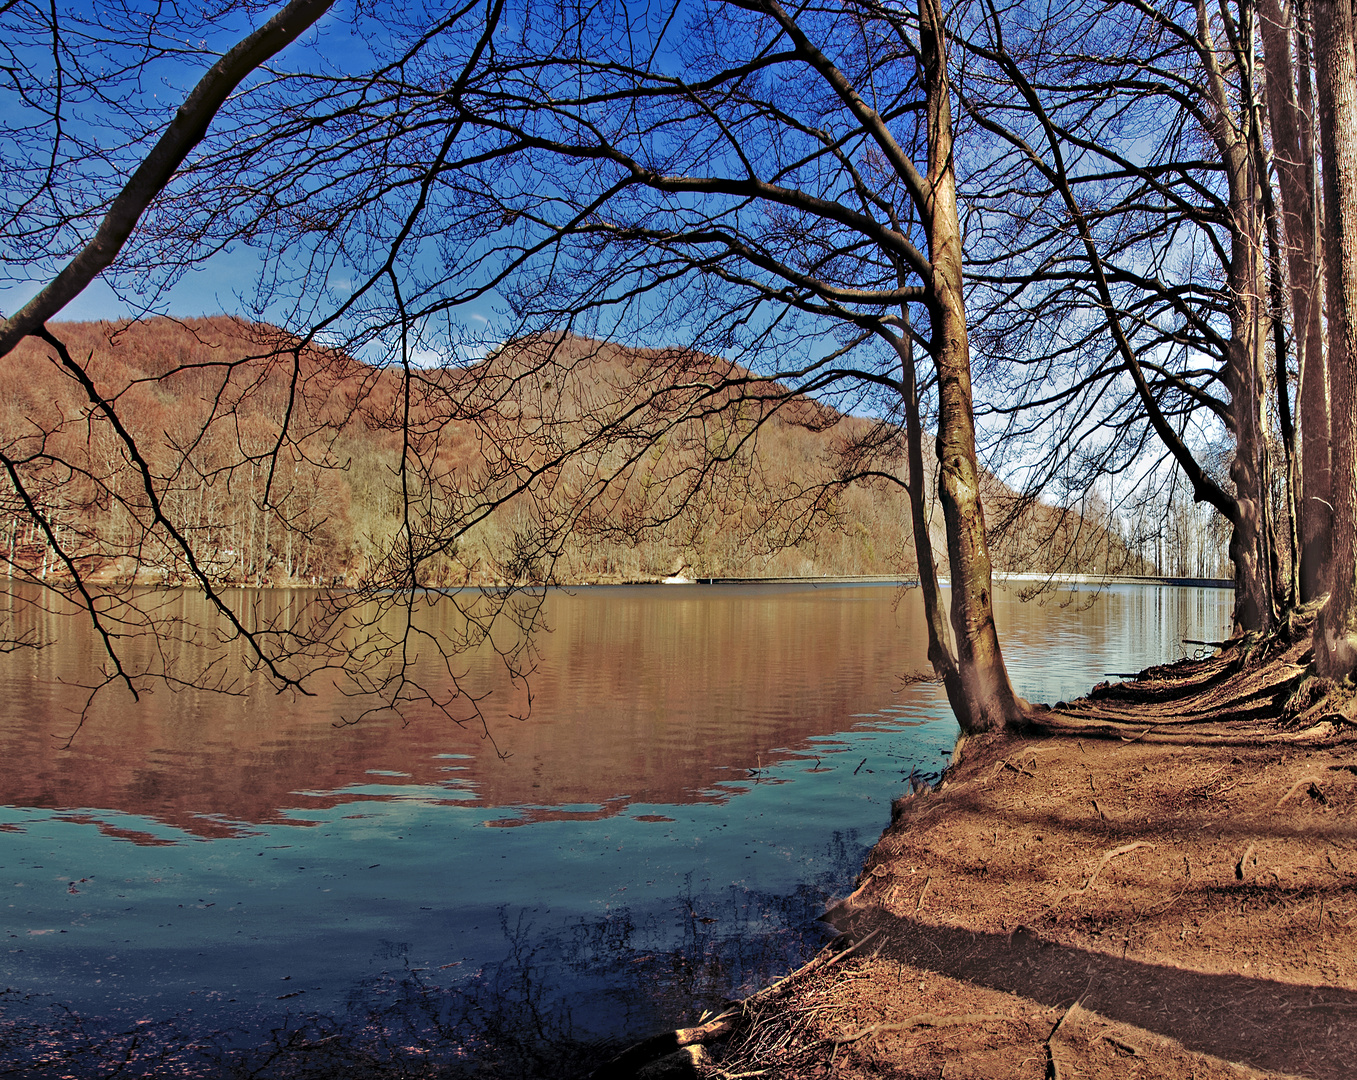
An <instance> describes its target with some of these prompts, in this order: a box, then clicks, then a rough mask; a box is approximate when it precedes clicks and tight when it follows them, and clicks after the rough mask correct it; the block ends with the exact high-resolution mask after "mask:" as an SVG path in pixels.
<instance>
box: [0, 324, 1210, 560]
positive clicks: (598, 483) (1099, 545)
mask: <svg viewBox="0 0 1357 1080" xmlns="http://www.w3.org/2000/svg"><path fill="white" fill-rule="evenodd" d="M58 330H59V337H60V338H61V339H62V340H63V341H64V342H65V343H66V345H67V348H68V349H69V351H70V353H71V354H72V355H75V356H78V357H79V358H80V360H81V361H82V362H83V361H85V359H86V358H87V357H88V358H89V361H88V364H87V365H86V370H87V371H88V372H89V373H90V375H91V378H92V380H93V382H92V384H85V383H84V382H82V381H81V380H79V379H77V378H75V377H73V376H72V375H71V374H70V372H69V370H68V368H67V367H65V366H63V364H62V363H61V360H60V358H59V357H57V356H56V355H55V354H54V353H53V352H52V351H51V350H50V349H49V348H48V347H47V346H45V345H44V344H43V343H41V342H39V341H36V340H34V339H28V340H26V341H25V342H24V343H23V344H22V345H21V346H20V351H21V353H22V354H23V362H24V369H25V371H26V372H27V377H26V378H25V379H24V381H23V382H21V383H15V382H10V383H7V384H6V385H4V386H0V424H3V425H4V429H5V430H6V432H7V439H6V441H7V442H8V443H9V445H11V446H14V447H16V448H18V451H19V453H18V455H17V458H16V460H17V468H18V469H19V470H20V472H21V474H22V476H23V478H24V483H23V489H22V492H21V491H20V490H19V489H18V488H16V487H15V485H14V484H12V483H0V513H2V514H3V517H2V518H0V522H3V532H0V553H3V556H4V557H5V558H6V559H7V561H8V566H9V572H10V574H11V575H13V574H15V573H16V572H17V573H20V574H24V575H28V574H32V575H34V576H37V577H41V578H46V577H49V576H52V575H58V576H70V575H71V573H72V570H73V569H75V570H79V571H80V572H81V575H82V577H84V578H85V579H86V580H100V579H102V580H107V581H132V580H141V581H153V582H162V581H163V582H170V583H173V582H178V581H184V580H187V579H188V578H190V577H191V576H192V575H191V573H190V570H191V568H190V567H189V566H188V564H187V559H186V556H185V555H184V553H183V547H182V546H181V545H179V544H176V543H172V542H169V541H170V540H171V539H172V538H171V536H170V533H169V530H177V531H179V532H180V533H181V534H182V535H183V536H184V537H185V538H186V539H187V540H188V541H189V545H188V546H189V549H190V550H192V551H193V552H194V558H195V559H196V560H197V562H198V564H199V569H200V570H202V571H204V572H205V573H206V574H207V575H208V576H210V577H211V578H212V579H214V580H217V581H220V582H222V583H239V584H256V585H263V584H279V585H285V584H311V583H315V584H373V583H378V584H379V583H380V582H381V581H382V580H383V578H384V577H387V576H391V577H393V578H394V577H395V576H397V574H396V570H397V569H398V568H400V567H408V566H410V565H411V564H414V565H417V566H418V571H417V576H418V579H419V581H420V583H421V584H425V585H429V586H442V585H460V584H492V583H497V582H509V583H513V582H545V581H555V582H562V583H583V582H618V581H634V580H646V579H654V578H656V577H662V576H665V575H670V574H675V573H680V572H681V573H684V574H688V575H691V576H696V577H707V576H717V577H726V576H748V577H760V576H768V577H774V576H812V575H878V574H881V575H888V574H903V575H908V574H910V573H912V572H914V570H915V568H916V567H915V555H914V547H913V539H912V531H911V526H910V510H909V503H908V498H907V495H906V493H905V491H904V489H903V488H902V487H901V486H900V485H899V484H897V483H895V482H893V481H892V479H891V478H890V475H889V472H888V471H887V470H882V469H881V468H880V467H879V466H880V462H881V461H883V460H884V461H886V462H887V463H888V464H889V463H890V462H891V461H892V457H891V450H890V447H889V446H888V445H886V443H887V442H888V441H889V432H888V433H887V435H886V437H885V440H884V441H883V437H882V436H881V434H880V430H879V429H880V425H875V424H873V422H872V421H870V420H867V419H863V418H860V417H853V416H846V415H843V414H841V413H838V412H836V411H834V410H832V409H829V408H827V407H826V406H823V405H821V404H819V403H816V402H813V401H809V400H807V399H805V398H798V397H796V396H794V395H790V394H786V393H781V392H780V388H779V387H777V385H776V384H767V383H760V382H759V381H758V380H757V379H756V378H754V377H752V376H749V377H748V379H747V380H744V381H745V382H747V384H748V385H747V388H746V389H745V390H732V389H730V387H731V386H732V384H734V385H737V386H738V385H740V383H741V380H740V379H739V378H737V379H734V380H732V378H731V369H730V368H729V367H728V366H724V367H722V369H721V372H720V374H721V379H720V380H712V381H714V382H716V381H719V382H720V385H721V387H722V389H721V391H720V393H719V395H717V396H716V398H714V399H713V398H711V397H710V396H708V397H704V396H703V394H702V393H701V392H700V391H701V387H702V386H703V385H704V383H703V378H704V375H705V374H709V373H710V372H709V371H707V369H708V368H711V367H712V366H714V365H718V364H720V362H719V361H716V360H714V359H712V358H710V357H702V356H692V355H686V356H680V355H679V354H677V353H672V354H671V353H665V352H663V351H655V352H647V351H639V350H627V349H623V348H621V347H618V346H613V345H609V344H605V343H599V342H595V341H590V340H587V339H583V338H572V337H557V338H554V339H551V340H549V341H548V340H541V339H539V340H535V341H530V342H526V343H521V344H518V345H510V346H507V347H505V348H502V349H500V350H499V351H497V352H496V353H495V354H493V355H492V356H490V357H489V358H487V359H486V360H483V361H481V362H479V363H476V364H471V365H465V366H454V367H435V368H411V369H409V370H408V371H406V370H402V369H396V368H376V367H372V366H370V365H366V364H363V363H361V362H359V361H358V360H355V359H353V358H352V357H350V356H347V355H344V354H342V353H338V352H335V351H331V350H327V349H324V348H320V347H316V346H310V345H308V346H305V347H301V346H299V345H298V343H297V342H295V341H293V340H292V339H290V338H288V337H287V336H286V335H284V334H282V333H281V332H280V331H278V330H276V329H275V328H273V327H269V326H264V325H256V324H250V323H246V322H243V321H239V320H234V319H228V318H214V319H202V320H187V321H177V320H171V319H165V318H157V319H150V320H147V321H144V322H139V323H135V324H132V325H128V326H123V325H120V324H112V323H67V324H62V325H60V326H59V327H58ZM680 364H681V365H682V366H683V368H684V372H683V373H684V375H685V377H686V380H687V381H686V382H684V383H682V385H685V386H692V387H697V388H698V389H697V390H696V391H694V392H692V393H689V394H687V395H686V396H684V395H682V394H678V393H676V392H673V391H666V392H664V393H656V394H655V395H654V396H653V397H651V398H649V399H647V400H646V401H645V402H643V403H642V405H637V403H636V399H635V394H634V387H635V386H636V385H638V384H640V385H644V383H645V380H646V376H647V368H646V366H647V365H657V366H659V365H662V366H663V367H664V373H665V376H666V379H665V381H664V385H667V386H674V385H679V383H677V382H676V380H675V378H674V375H675V367H676V365H680ZM736 374H737V375H739V374H746V375H747V374H748V373H740V372H738V371H737V372H736ZM656 385H660V381H659V380H657V381H656ZM624 386H625V387H629V388H632V389H631V390H630V391H629V394H630V396H628V397H627V399H626V401H625V403H624V402H623V401H622V398H621V396H619V395H617V394H614V393H613V390H614V389H615V388H619V387H624ZM624 405H625V407H624ZM106 406H113V407H114V408H112V409H110V408H106ZM110 412H116V416H117V418H118V422H119V424H120V425H121V428H122V430H121V431H120V430H119V429H118V427H117V426H115V425H114V424H113V423H112V422H111V420H110V416H109V413H110ZM868 441H871V442H872V443H873V452H874V454H875V458H874V462H875V467H874V468H873V469H872V470H870V472H871V474H872V475H859V473H860V472H861V470H859V471H858V472H855V466H854V463H855V462H856V461H858V460H859V459H860V457H861V454H860V450H861V447H862V445H863V444H864V442H868ZM883 447H884V450H883ZM133 448H135V449H133ZM896 465H897V466H898V470H897V473H896V475H898V476H899V477H901V478H902V477H903V476H904V471H903V469H904V463H903V459H902V454H901V459H900V460H898V461H896ZM929 465H930V468H931V467H932V463H931V462H930V463H929ZM984 496H985V506H986V512H987V514H988V525H989V529H990V539H991V544H992V546H993V550H994V558H995V566H996V569H999V570H1011V571H1038V572H1040V571H1047V572H1049V571H1055V570H1065V571H1069V572H1080V573H1090V574H1097V573H1156V572H1165V573H1187V574H1195V575H1213V574H1226V573H1228V570H1227V564H1226V563H1225V561H1224V558H1223V555H1224V553H1223V550H1222V548H1223V543H1222V541H1223V537H1219V536H1215V535H1214V534H1213V533H1212V531H1211V529H1210V527H1209V523H1208V521H1207V520H1206V519H1203V518H1201V517H1200V516H1199V515H1197V514H1195V513H1194V512H1193V510H1192V509H1191V507H1190V504H1187V505H1178V503H1179V502H1182V500H1177V501H1174V502H1172V503H1171V502H1169V501H1164V505H1163V506H1155V507H1142V508H1141V510H1140V513H1139V516H1138V517H1135V518H1131V519H1128V517H1127V515H1126V514H1125V513H1124V512H1123V513H1122V514H1113V513H1111V512H1110V511H1109V510H1108V509H1107V508H1106V507H1104V506H1101V505H1100V504H1098V502H1097V500H1096V499H1087V500H1085V502H1084V504H1083V505H1081V506H1079V507H1077V508H1061V507H1056V506H1051V505H1048V504H1046V503H1044V502H1041V501H1034V500H1030V499H1020V498H1019V497H1018V496H1017V495H1016V494H1015V493H1014V492H1013V491H1011V490H1010V489H1008V488H1006V487H1005V486H1004V485H1002V484H1001V483H999V482H998V481H997V480H994V479H993V478H992V477H988V476H987V477H986V478H985V491H984ZM30 503H31V504H32V505H29V504H30ZM933 519H934V521H935V522H936V525H935V526H932V527H931V529H932V528H936V535H935V536H934V537H933V541H934V547H935V550H937V551H939V552H941V551H942V550H943V545H944V536H943V530H942V521H941V515H940V514H936V513H935V514H934V515H933ZM450 523H451V524H452V525H453V528H451V529H449V528H448V527H447V526H448V525H449V524H450ZM931 529H930V531H931ZM450 534H451V537H452V539H451V540H450V539H449V535H450ZM58 552H60V553H61V555H60V557H59V556H58Z"/></svg>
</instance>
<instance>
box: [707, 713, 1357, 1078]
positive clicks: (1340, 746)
mask: <svg viewBox="0 0 1357 1080" xmlns="http://www.w3.org/2000/svg"><path fill="white" fill-rule="evenodd" d="M1261 742H1262V740H1260V739H1252V740H1249V739H1244V738H1238V739H1228V738H1222V739H1219V740H1218V741H1217V742H1216V743H1215V744H1214V745H1205V746H1203V745H1193V746H1184V745H1175V744H1173V743H1168V742H1155V741H1146V740H1142V739H1135V738H1125V737H1112V738H1090V737H1089V736H1088V735H1087V734H1084V735H1083V736H1082V737H1079V736H1076V735H1072V734H1071V735H1048V736H1039V737H1031V736H1022V735H1015V734H1000V735H990V736H984V737H978V738H970V739H966V738H963V739H962V740H960V741H959V742H958V747H957V753H956V754H955V755H954V762H953V764H952V766H950V767H949V769H948V770H947V772H946V773H945V774H944V777H943V779H942V780H941V781H940V783H939V786H938V788H937V789H936V790H934V791H920V792H918V793H916V794H913V795H910V796H907V797H905V798H903V799H901V800H898V801H897V803H896V804H895V806H894V808H893V814H892V823H891V825H890V826H889V827H888V828H887V829H886V831H885V832H884V833H883V834H882V836H881V839H880V840H879V841H878V842H877V844H876V845H875V846H874V847H873V848H872V850H871V852H870V853H869V855H868V858H867V861H866V864H865V865H864V868H863V871H862V873H861V875H860V876H859V878H858V882H857V888H856V890H855V891H854V892H853V893H852V894H851V895H850V896H848V897H846V898H845V899H844V900H842V901H840V902H839V903H838V904H836V905H834V906H833V907H832V908H831V909H830V911H829V912H828V913H827V914H826V916H825V918H826V919H827V920H828V921H830V922H831V923H832V924H833V925H834V926H835V927H836V928H838V929H839V930H841V931H842V932H843V933H844V934H846V935H847V938H846V940H849V941H853V942H857V943H860V944H861V943H865V939H866V938H867V937H868V936H869V935H875V937H874V938H873V941H872V943H871V944H870V945H869V946H868V947H866V948H863V949H862V950H861V951H860V952H859V954H858V955H856V956H854V957H853V958H852V960H851V961H850V962H845V963H841V964H836V965H834V966H833V968H832V969H830V970H828V971H826V972H824V973H823V974H820V975H817V976H815V977H813V978H806V979H801V980H798V979H792V980H789V981H788V985H787V988H786V989H785V990H782V991H780V992H779V993H777V994H776V995H774V996H773V998H772V1000H771V1001H770V1002H765V1003H763V1004H762V1005H760V1006H759V1007H758V1008H757V1009H754V1010H751V1012H752V1014H753V1015H752V1016H747V1017H746V1018H745V1020H744V1021H743V1022H742V1025H741V1026H740V1027H739V1028H738V1029H737V1031H736V1033H735V1035H734V1036H733V1037H731V1038H730V1039H729V1041H728V1042H727V1043H726V1044H725V1045H724V1046H720V1047H717V1048H715V1049H714V1050H713V1051H712V1052H711V1056H709V1057H707V1058H706V1063H704V1064H700V1065H697V1066H695V1068H696V1071H697V1073H698V1074H699V1075H705V1076H712V1077H716V1076H721V1075H732V1074H738V1073H744V1074H746V1075H748V1074H752V1073H754V1072H756V1071H758V1070H767V1071H766V1072H764V1073H763V1075H766V1076H768V1077H770V1078H773V1077H787V1078H797V1080H800V1078H802V1077H805V1078H809V1077H812V1076H814V1077H817V1078H818V1077H820V1076H824V1075H825V1072H824V1067H825V1065H826V1062H827V1060H828V1059H830V1058H832V1059H833V1075H835V1076H837V1077H840V1078H845V1080H851V1078H857V1077H862V1078H863V1080H865V1078H866V1077H869V1076H879V1075H893V1076H909V1077H915V1076H918V1077H925V1076H927V1077H936V1076H940V1075H945V1076H946V1077H948V1078H962V1077H968V1076H974V1077H993V1076H1004V1077H1009V1076H1011V1077H1015V1078H1016V1077H1029V1076H1030V1077H1032V1078H1033V1080H1036V1078H1039V1077H1050V1076H1053V1075H1054V1076H1058V1077H1065V1076H1080V1075H1082V1076H1125V1075H1134V1076H1137V1077H1164V1078H1166V1080H1167V1078H1176V1077H1187V1076H1195V1077H1198V1078H1201V1080H1205V1078H1212V1080H1214V1078H1217V1077H1220V1078H1224V1077H1245V1076H1255V1077H1256V1076H1306V1077H1313V1078H1315V1080H1339V1078H1341V1077H1346V1076H1348V1075H1350V1073H1351V1068H1350V1065H1349V1063H1350V1062H1351V1061H1352V1060H1353V1059H1354V1057H1357V962H1354V958H1357V824H1355V823H1357V742H1354V740H1352V739H1351V738H1345V739H1342V740H1332V739H1329V740H1325V741H1322V742H1321V741H1317V740H1316V741H1311V742H1308V743H1307V742H1297V741H1294V740H1288V741H1285V742H1280V741H1279V742H1272V743H1269V744H1265V745H1260V743H1261ZM775 1029H776V1030H778V1031H780V1032H781V1035H780V1036H779V1038H778V1040H772V1039H771V1037H770V1036H769V1032H771V1031H773V1030H775ZM690 1056H692V1055H690ZM689 1068H690V1069H692V1068H694V1066H693V1065H689Z"/></svg>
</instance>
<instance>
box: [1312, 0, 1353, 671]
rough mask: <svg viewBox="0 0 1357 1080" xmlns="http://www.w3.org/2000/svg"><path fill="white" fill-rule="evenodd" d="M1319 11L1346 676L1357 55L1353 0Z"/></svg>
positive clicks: (1327, 642) (1338, 644) (1325, 662)
mask: <svg viewBox="0 0 1357 1080" xmlns="http://www.w3.org/2000/svg"><path fill="white" fill-rule="evenodd" d="M1314 16H1315V18H1314V24H1315V70H1316V73H1317V75H1318V83H1319V135H1320V144H1321V148H1322V150H1323V156H1324V263H1325V266H1324V270H1325V274H1324V276H1325V285H1326V288H1325V296H1326V299H1327V302H1328V327H1329V404H1330V416H1331V417H1332V424H1331V438H1332V440H1333V441H1332V445H1333V458H1332V461H1333V473H1332V478H1331V479H1332V493H1333V539H1332V544H1331V548H1330V563H1329V602H1328V604H1327V605H1326V606H1325V608H1324V611H1323V612H1322V613H1321V615H1320V618H1319V622H1318V625H1317V627H1316V635H1315V636H1316V641H1315V663H1316V665H1317V666H1318V668H1319V670H1320V672H1321V674H1324V675H1328V676H1329V677H1331V678H1343V677H1344V676H1347V675H1350V674H1352V673H1353V672H1354V671H1357V582H1354V572H1355V571H1357V567H1354V549H1357V527H1354V512H1355V511H1357V473H1354V469H1355V468H1357V394H1354V381H1355V380H1354V372H1353V363H1354V361H1355V360H1357V60H1355V59H1354V55H1353V49H1354V44H1355V42H1354V33H1353V15H1352V6H1351V2H1350V0H1338V2H1336V3H1335V2H1334V0H1320V2H1317V3H1316V4H1315V8H1314Z"/></svg>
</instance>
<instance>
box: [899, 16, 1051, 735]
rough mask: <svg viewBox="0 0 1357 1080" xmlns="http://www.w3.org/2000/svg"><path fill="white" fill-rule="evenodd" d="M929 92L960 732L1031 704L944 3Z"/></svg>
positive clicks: (928, 210) (930, 40) (931, 287)
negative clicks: (983, 490)
mask: <svg viewBox="0 0 1357 1080" xmlns="http://www.w3.org/2000/svg"><path fill="white" fill-rule="evenodd" d="M919 29H920V44H921V46H922V52H923V67H924V71H923V76H924V79H925V81H926V90H927V105H926V109H927V123H928V176H927V192H928V197H927V199H926V200H925V205H923V206H921V207H920V208H919V209H920V212H921V215H922V217H923V221H924V229H925V231H926V232H927V235H928V247H929V259H930V261H931V264H932V273H931V277H930V279H929V281H928V292H929V313H930V317H931V320H932V329H933V338H932V346H933V348H932V352H933V362H934V364H935V366H936V369H937V374H938V437H937V454H938V472H939V483H938V499H939V502H940V503H941V504H942V513H943V520H944V522H945V523H946V526H947V557H948V563H949V564H950V567H951V584H952V604H951V615H952V633H953V636H954V639H955V643H956V674H955V676H954V677H953V678H951V679H950V680H947V678H946V675H945V674H944V673H942V672H939V674H943V675H944V680H945V682H946V685H947V694H948V697H949V699H950V700H951V703H952V709H953V711H954V712H955V713H956V715H957V719H958V721H959V722H960V724H961V727H962V730H963V731H967V732H975V731H989V730H993V729H995V728H1001V727H1006V726H1016V725H1019V724H1021V723H1022V722H1023V719H1024V717H1025V714H1026V702H1024V701H1023V700H1022V699H1021V698H1019V697H1018V696H1017V694H1016V693H1014V691H1013V686H1012V683H1011V682H1010V681H1009V678H1008V670H1007V668H1006V667H1005V666H1004V659H1003V654H1002V653H1001V651H1000V649H999V636H998V633H997V632H996V630H995V626H994V606H993V581H992V576H993V575H992V566H991V562H990V554H989V544H988V540H987V538H986V535H985V512H984V508H983V507H982V505H981V502H980V470H979V465H978V462H977V460H976V453H975V420H974V416H973V413H972V397H971V355H970V341H969V338H968V335H967V330H966V305H965V298H964V296H963V295H962V257H961V226H960V221H959V219H958V216H957V204H956V173H955V170H954V168H953V157H952V152H953V139H952V102H951V89H950V83H949V80H948V76H947V38H946V33H945V30H944V27H943V17H942V10H941V8H940V6H939V4H938V0H920V2H919Z"/></svg>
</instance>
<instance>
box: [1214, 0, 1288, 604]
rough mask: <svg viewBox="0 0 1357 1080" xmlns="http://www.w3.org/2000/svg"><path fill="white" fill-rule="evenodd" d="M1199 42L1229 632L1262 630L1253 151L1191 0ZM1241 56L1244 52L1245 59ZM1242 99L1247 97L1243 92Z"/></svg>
mask: <svg viewBox="0 0 1357 1080" xmlns="http://www.w3.org/2000/svg"><path fill="white" fill-rule="evenodd" d="M1197 40H1198V44H1199V47H1200V52H1201V57H1202V61H1203V64H1204V65H1205V67H1206V74H1207V88H1208V91H1209V97H1210V99H1211V102H1212V105H1213V106H1214V109H1215V116H1214V118H1213V124H1212V126H1213V128H1214V130H1213V131H1212V132H1211V134H1212V137H1213V139H1214V141H1215V143H1216V148H1217V151H1218V153H1219V154H1220V160H1221V164H1222V165H1223V166H1224V167H1225V173H1226V181H1227V184H1228V187H1229V205H1230V263H1229V266H1228V267H1227V270H1226V272H1227V275H1228V284H1229V288H1230V341H1229V344H1228V348H1227V354H1226V359H1225V370H1224V372H1223V373H1222V374H1223V375H1224V381H1225V385H1226V388H1227V389H1228V390H1229V392H1230V427H1231V429H1232V433H1233V435H1234V437H1235V452H1234V458H1233V460H1232V461H1231V462H1230V480H1231V481H1232V482H1233V484H1234V489H1235V490H1234V495H1235V502H1236V504H1237V506H1238V513H1237V514H1236V516H1235V517H1234V518H1232V519H1231V524H1232V525H1233V527H1234V528H1233V532H1232V533H1231V535H1230V559H1231V560H1232V561H1233V562H1234V567H1235V611H1234V622H1235V627H1236V628H1237V629H1239V630H1245V631H1248V630H1267V629H1269V628H1270V627H1272V626H1273V625H1274V624H1275V622H1276V619H1277V602H1276V597H1275V595H1274V594H1273V590H1272V583H1273V579H1272V550H1273V543H1274V538H1273V537H1272V535H1271V531H1270V529H1269V527H1268V521H1267V505H1266V500H1267V491H1266V488H1265V485H1264V480H1265V477H1266V475H1267V466H1266V461H1265V458H1264V454H1265V452H1266V446H1265V444H1264V440H1263V430H1264V427H1263V416H1262V409H1263V401H1264V396H1265V394H1266V385H1267V380H1266V379H1265V378H1264V377H1263V341H1264V339H1265V338H1266V333H1267V328H1266V315H1265V308H1264V304H1263V297H1264V296H1265V295H1266V291H1267V289H1266V284H1265V282H1264V278H1263V267H1262V258H1261V256H1262V250H1261V244H1260V238H1261V230H1260V228H1259V224H1260V221H1259V214H1258V196H1257V187H1258V181H1259V178H1258V176H1257V174H1256V173H1255V171H1254V163H1255V159H1256V155H1255V153H1254V148H1253V146H1252V145H1251V136H1252V135H1253V131H1252V129H1251V125H1249V126H1244V125H1241V124H1240V123H1236V122H1235V119H1234V118H1233V117H1232V115H1231V101H1230V92H1229V89H1228V88H1227V86H1226V83H1225V76H1224V73H1223V72H1222V70H1221V67H1220V63H1219V60H1218V52H1217V48H1216V42H1215V38H1214V35H1213V34H1212V30H1211V23H1210V20H1209V18H1208V15H1207V10H1206V4H1205V0H1197ZM1233 40H1234V41H1235V42H1237V43H1238V45H1237V49H1236V55H1235V62H1236V66H1237V68H1238V69H1244V70H1243V72H1242V74H1241V75H1240V79H1241V81H1243V82H1246V83H1247V84H1248V85H1249V86H1251V79H1250V78H1249V76H1250V74H1251V73H1250V71H1249V70H1248V69H1249V68H1251V66H1252V56H1253V53H1252V49H1253V41H1252V38H1251V36H1247V35H1244V34H1235V35H1234V37H1233ZM1245 50H1247V52H1245ZM1248 92H1251V90H1249V91H1248Z"/></svg>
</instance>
